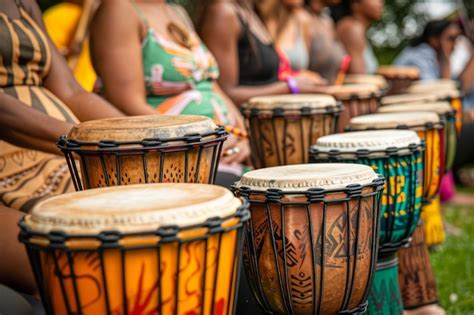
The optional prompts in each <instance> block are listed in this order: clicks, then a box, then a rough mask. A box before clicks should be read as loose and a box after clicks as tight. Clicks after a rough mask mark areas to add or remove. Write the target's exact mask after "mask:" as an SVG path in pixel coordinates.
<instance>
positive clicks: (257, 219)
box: [234, 163, 384, 315]
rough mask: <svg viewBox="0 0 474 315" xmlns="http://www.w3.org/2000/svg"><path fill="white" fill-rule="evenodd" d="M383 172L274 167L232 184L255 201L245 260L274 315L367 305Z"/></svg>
mask: <svg viewBox="0 0 474 315" xmlns="http://www.w3.org/2000/svg"><path fill="white" fill-rule="evenodd" d="M383 185H384V179H383V177H382V176H380V175H376V174H375V173H374V171H373V170H372V168H370V167H369V166H366V165H359V164H338V163H334V164H305V165H288V166H280V167H271V168H266V169H260V170H256V171H251V172H248V173H246V174H245V175H243V177H242V179H241V180H240V182H238V183H237V184H236V185H235V186H234V191H235V193H236V194H237V195H238V196H242V197H244V198H245V199H247V200H248V201H249V202H250V210H251V220H250V222H249V223H248V224H247V238H246V242H245V246H244V265H245V271H246V272H247V278H248V280H249V284H250V286H251V288H252V290H253V291H254V294H255V296H256V298H257V300H258V302H259V304H260V305H261V306H262V307H263V308H264V309H265V310H266V311H269V312H272V313H273V314H275V315H276V314H278V315H280V314H281V315H283V314H295V315H303V314H325V315H333V314H354V313H358V312H364V311H365V309H366V307H367V296H368V290H369V287H370V284H371V281H372V275H373V272H374V268H375V263H376V261H377V244H378V239H377V235H378V226H379V211H380V201H381V193H382V189H383Z"/></svg>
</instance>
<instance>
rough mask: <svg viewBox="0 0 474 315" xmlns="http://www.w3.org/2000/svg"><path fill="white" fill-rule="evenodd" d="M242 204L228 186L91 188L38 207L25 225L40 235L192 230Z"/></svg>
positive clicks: (232, 212) (26, 218)
mask: <svg viewBox="0 0 474 315" xmlns="http://www.w3.org/2000/svg"><path fill="white" fill-rule="evenodd" d="M240 206H241V201H240V199H238V198H235V197H234V196H233V195H232V193H231V192H230V191H229V190H227V189H225V188H222V187H219V186H213V185H204V184H147V185H130V186H116V187H107V188H97V189H90V190H85V191H81V192H74V193H68V194H63V195H59V196H56V197H52V198H50V199H47V200H45V201H42V202H40V203H39V204H37V205H36V206H35V207H34V209H33V210H32V212H31V214H28V215H27V216H26V217H25V223H26V225H27V226H29V227H30V228H31V229H32V230H33V231H35V232H42V233H48V232H51V231H63V232H65V233H68V234H72V235H74V234H75V235H77V234H93V233H94V234H95V233H100V232H103V231H119V232H122V233H129V232H146V231H153V230H156V229H158V228H159V227H162V226H168V225H176V226H180V227H183V226H189V225H194V224H200V223H203V222H205V221H206V220H207V219H208V218H212V217H226V216H230V215H232V214H234V213H235V212H236V210H237V209H238V208H239V207H240Z"/></svg>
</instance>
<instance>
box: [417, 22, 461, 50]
mask: <svg viewBox="0 0 474 315" xmlns="http://www.w3.org/2000/svg"><path fill="white" fill-rule="evenodd" d="M452 24H454V22H453V21H449V20H446V19H442V20H434V21H430V22H428V23H426V25H425V29H424V30H423V33H421V35H420V36H418V37H417V38H415V39H414V40H413V41H412V42H411V44H410V45H411V46H413V47H414V46H418V45H420V44H423V43H427V42H428V40H429V39H430V38H433V37H440V36H441V34H442V33H443V32H444V31H445V30H446V29H447V28H448V27H449V26H450V25H452Z"/></svg>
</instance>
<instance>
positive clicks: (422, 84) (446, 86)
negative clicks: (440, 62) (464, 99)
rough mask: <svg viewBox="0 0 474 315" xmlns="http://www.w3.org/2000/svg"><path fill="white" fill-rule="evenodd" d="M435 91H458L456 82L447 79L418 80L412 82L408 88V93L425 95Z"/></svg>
mask: <svg viewBox="0 0 474 315" xmlns="http://www.w3.org/2000/svg"><path fill="white" fill-rule="evenodd" d="M436 90H455V91H457V90H458V87H457V82H456V81H454V80H449V79H440V80H420V81H415V82H413V83H412V84H411V85H410V87H409V88H408V90H407V92H408V93H426V92H431V91H436Z"/></svg>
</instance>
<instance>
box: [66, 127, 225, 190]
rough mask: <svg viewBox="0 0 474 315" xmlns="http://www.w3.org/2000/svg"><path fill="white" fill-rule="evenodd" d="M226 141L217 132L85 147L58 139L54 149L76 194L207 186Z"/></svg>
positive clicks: (215, 169) (211, 180)
mask: <svg viewBox="0 0 474 315" xmlns="http://www.w3.org/2000/svg"><path fill="white" fill-rule="evenodd" d="M104 137H106V135H104ZM226 138H227V133H226V132H225V131H224V130H223V129H222V128H220V129H218V130H217V131H216V132H215V133H212V134H209V135H192V136H189V137H183V138H179V139H147V140H143V141H133V142H120V141H103V142H97V143H87V142H80V141H77V140H74V139H68V138H66V137H62V138H61V139H60V140H59V142H58V146H59V147H60V148H61V150H62V151H63V153H64V154H65V157H66V160H67V162H68V166H69V169H70V171H71V175H72V178H73V182H74V185H75V187H76V190H83V189H90V188H98V187H105V186H115V185H131V184H141V183H161V182H165V183H170V182H172V183H209V184H212V183H213V182H214V180H215V176H216V173H217V166H218V162H219V158H220V153H221V150H222V145H223V142H224V141H225V139H226ZM76 160H78V161H79V162H78V163H76ZM77 164H79V165H80V167H79V168H78V166H77Z"/></svg>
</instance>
